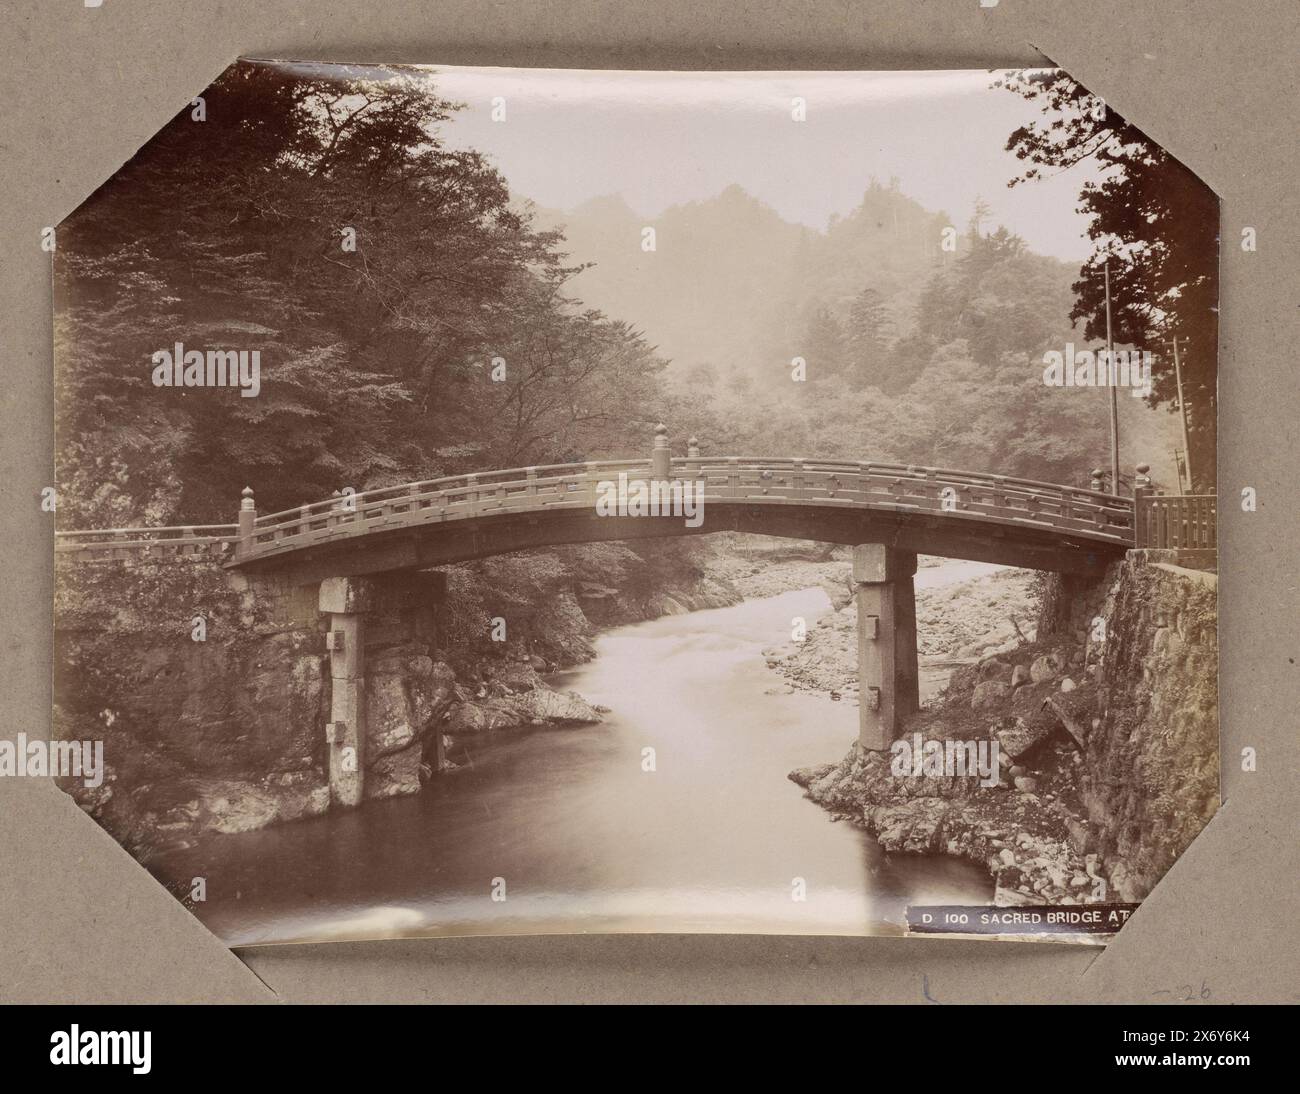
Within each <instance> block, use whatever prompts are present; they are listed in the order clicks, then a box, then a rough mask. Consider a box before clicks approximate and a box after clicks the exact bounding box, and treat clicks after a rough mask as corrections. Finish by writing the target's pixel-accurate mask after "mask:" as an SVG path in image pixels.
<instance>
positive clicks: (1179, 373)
mask: <svg viewBox="0 0 1300 1094" xmlns="http://www.w3.org/2000/svg"><path fill="white" fill-rule="evenodd" d="M1174 379H1175V381H1177V383H1178V420H1179V421H1180V422H1182V423H1183V467H1184V468H1186V470H1187V492H1188V493H1189V494H1190V493H1191V492H1192V446H1191V443H1190V442H1189V441H1188V439H1187V404H1186V403H1185V402H1184V401H1183V366H1182V363H1181V362H1180V361H1179V359H1178V335H1176V334H1175V335H1174Z"/></svg>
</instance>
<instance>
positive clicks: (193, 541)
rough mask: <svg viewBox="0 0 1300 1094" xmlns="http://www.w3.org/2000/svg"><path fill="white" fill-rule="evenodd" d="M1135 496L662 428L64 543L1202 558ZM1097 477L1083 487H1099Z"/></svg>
mask: <svg viewBox="0 0 1300 1094" xmlns="http://www.w3.org/2000/svg"><path fill="white" fill-rule="evenodd" d="M1145 471H1146V468H1145V467H1140V468H1139V477H1138V482H1139V489H1138V491H1137V494H1138V496H1137V498H1136V499H1135V498H1129V497H1121V496H1117V495H1113V494H1107V493H1103V492H1101V491H1100V490H1096V489H1084V488H1080V487H1074V486H1064V485H1059V484H1054V483H1044V482H1036V481H1034V480H1031V479H1022V478H1016V477H1013V476H1007V475H997V474H985V473H979V472H970V471H955V470H948V469H944V468H935V467H920V466H916V465H898V464H887V463H874V462H866V461H858V462H854V461H843V460H816V459H795V458H786V457H765V456H725V457H702V456H700V455H699V452H698V448H697V447H696V445H695V443H694V441H692V442H691V447H690V454H689V455H687V456H685V457H678V458H672V457H670V455H669V453H668V449H667V442H666V438H665V436H664V432H663V431H662V427H660V432H658V433H657V435H656V438H655V449H654V451H653V453H652V455H651V458H650V459H643V460H605V461H595V462H588V463H575V464H556V465H550V466H543V467H521V468H511V469H508V470H501V471H487V472H482V473H479V474H470V475H457V476H450V477H447V478H439V479H429V480H424V481H420V482H412V483H406V484H403V485H401V486H390V487H384V488H381V489H377V490H367V491H363V492H360V493H351V492H344V493H339V494H336V495H335V496H334V497H332V498H329V499H327V500H324V501H319V502H316V503H314V504H311V505H302V506H298V507H296V508H293V509H286V510H284V511H282V512H278V513H269V514H262V515H259V514H258V513H257V512H256V510H255V508H254V499H253V491H252V490H251V489H245V491H244V498H243V501H242V504H241V508H240V510H239V520H238V523H236V524H224V525H206V526H202V525H190V526H177V527H170V528H124V529H110V530H102V531H99V530H97V531H74V532H60V533H58V534H57V537H56V551H58V552H59V553H60V554H62V555H72V556H74V557H76V558H78V559H81V560H87V561H89V560H97V559H111V558H122V557H137V556H140V555H149V554H164V553H178V554H196V553H210V554H213V555H215V556H217V557H219V558H221V559H222V561H223V562H224V563H225V564H226V565H230V566H236V567H247V568H256V569H276V570H283V571H288V572H289V573H290V576H297V577H298V578H300V579H301V580H302V581H304V582H307V581H312V580H320V579H321V578H323V577H328V576H340V575H342V576H351V575H359V574H366V573H376V572H381V571H385V570H396V569H410V568H427V567H432V566H440V565H447V564H450V563H454V562H463V561H467V560H470V559H475V558H483V557H487V556H490V555H496V554H503V553H506V552H509V551H518V550H525V549H529V548H536V547H546V546H553V545H556V544H564V543H584V542H597V541H607V540H627V539H639V538H646V537H656V538H657V537H665V536H677V535H687V534H699V533H710V532H719V531H743V532H756V533H763V534H768V535H777V536H785V537H792V538H799V539H811V540H818V541H822V542H829V543H842V544H851V545H856V544H860V543H881V544H884V545H886V546H890V547H894V548H898V549H902V550H908V551H914V552H919V553H924V554H934V555H944V556H947V557H951V558H965V559H972V560H976V561H985V562H999V563H1005V564H1008V565H1014V566H1024V567H1030V568H1034V569H1042V570H1052V571H1058V572H1074V573H1095V572H1098V571H1100V570H1102V569H1104V568H1105V566H1106V565H1107V564H1108V563H1109V562H1110V561H1111V560H1113V559H1114V558H1115V557H1117V556H1118V555H1119V554H1121V553H1122V552H1123V551H1124V550H1125V549H1127V548H1130V547H1133V546H1139V545H1153V546H1182V547H1213V546H1214V532H1215V528H1214V523H1215V508H1214V499H1213V498H1212V497H1211V498H1202V497H1196V498H1165V497H1162V496H1152V495H1150V493H1149V491H1148V490H1146V489H1144V485H1145V483H1146V482H1147V481H1148V480H1146V478H1145ZM620 475H625V476H626V477H627V479H628V480H629V481H632V482H637V481H643V482H645V481H660V482H663V481H668V482H675V483H681V484H689V485H690V486H691V488H692V489H694V490H696V491H698V494H697V495H696V496H698V497H699V498H700V499H702V509H703V520H702V521H701V522H700V524H699V525H698V527H688V526H687V525H686V523H685V522H684V521H683V520H682V518H681V517H680V516H656V517H650V518H647V517H643V516H606V515H600V514H599V513H598V512H597V508H596V503H597V500H598V498H599V497H600V496H601V491H602V489H603V490H606V491H607V490H608V489H609V484H611V483H612V482H616V481H617V480H618V477H619V476H620ZM1095 481H1096V480H1094V482H1095Z"/></svg>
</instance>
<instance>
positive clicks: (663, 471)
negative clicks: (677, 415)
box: [650, 422, 673, 482]
mask: <svg viewBox="0 0 1300 1094" xmlns="http://www.w3.org/2000/svg"><path fill="white" fill-rule="evenodd" d="M672 458H673V457H672V453H671V452H670V451H669V450H668V427H667V426H666V425H664V424H663V422H660V423H659V424H658V425H657V426H655V443H654V447H653V448H652V449H651V450H650V478H651V480H653V481H654V482H667V481H668V480H669V479H671V478H672V477H673V464H672Z"/></svg>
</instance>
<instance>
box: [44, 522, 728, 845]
mask: <svg viewBox="0 0 1300 1094" xmlns="http://www.w3.org/2000/svg"><path fill="white" fill-rule="evenodd" d="M708 554H709V552H708V550H707V548H706V547H705V545H704V544H697V543H693V542H689V543H688V542H684V541H670V542H666V543H650V544H647V545H640V546H638V547H637V549H635V550H634V549H633V548H632V547H631V546H628V545H625V544H619V543H610V544H591V545H585V546H581V547H572V548H556V549H554V550H551V551H538V552H531V553H528V554H519V555H508V556H501V557H498V558H491V559H487V560H484V561H483V562H481V563H474V564H468V565H464V566H457V567H451V568H448V569H447V570H446V571H443V572H440V573H423V574H393V575H387V576H385V577H383V578H380V579H376V580H375V581H374V582H373V585H374V604H373V608H372V610H370V611H368V612H367V614H366V619H367V622H366V628H365V636H366V637H365V657H364V664H365V703H366V737H365V747H364V749H362V750H361V755H362V763H363V765H364V771H365V791H364V795H365V798H366V799H367V800H370V799H376V798H389V797H396V796H400V795H405V794H414V793H418V792H419V790H420V789H421V786H422V784H423V783H424V782H425V781H427V779H428V778H429V777H430V776H431V775H433V774H434V773H435V772H439V771H441V772H447V773H451V772H454V771H455V770H457V768H458V766H459V765H460V764H461V763H463V762H464V760H465V757H466V755H467V753H468V752H469V751H470V750H471V749H472V748H473V746H474V743H475V741H477V740H479V739H481V738H482V736H483V735H485V734H494V733H500V732H510V731H514V730H518V729H527V728H533V729H535V728H544V727H551V728H555V729H563V728H564V727H566V726H573V725H579V724H590V723H593V722H599V721H600V720H601V715H602V711H601V710H600V709H599V708H597V707H594V706H592V705H591V704H590V703H588V702H586V701H585V700H584V699H583V698H582V697H581V696H579V695H577V694H575V693H571V692H567V693H566V692H560V691H556V690H554V689H552V688H551V687H549V686H548V685H547V684H546V682H545V681H544V679H543V676H544V674H546V673H548V672H552V671H555V670H556V669H558V668H564V667H567V666H571V665H574V664H578V663H580V662H582V661H586V660H588V659H590V658H591V657H592V656H593V647H592V639H593V637H594V636H595V634H596V633H597V632H598V631H599V630H600V629H602V628H603V627H608V626H616V625H619V624H623V623H630V622H637V621H640V620H644V619H651V618H656V617H657V616H660V615H665V614H676V613H681V612H686V611H691V610H696V609H700V608H710V607H723V606H726V605H729V604H734V603H737V602H739V601H740V600H741V599H742V597H741V594H740V593H739V592H738V591H737V590H736V589H734V588H733V587H731V586H730V585H729V584H728V583H727V582H726V580H725V578H721V577H719V576H718V575H715V574H712V573H709V572H707V571H706V568H705V566H704V565H703V563H702V559H704V558H706V557H707V556H708ZM200 619H201V620H202V626H201V627H197V625H196V620H200ZM325 627H326V622H325V619H324V617H322V616H321V615H320V613H319V612H318V610H317V605H316V594H315V590H314V588H311V587H308V588H306V589H302V588H297V587H288V586H284V587H282V586H279V585H277V583H276V582H274V581H273V580H267V579H257V580H249V579H246V578H244V577H243V576H241V575H239V574H236V573H232V572H230V571H223V570H222V569H221V568H220V567H218V566H214V565H212V564H211V563H210V562H209V561H208V560H206V559H202V558H157V559H139V560H132V561H125V560H124V561H121V562H117V563H113V564H111V565H105V566H96V567H75V566H65V567H64V569H63V570H62V571H61V573H60V579H59V583H58V600H57V602H56V632H55V633H56V665H55V674H56V705H55V708H54V719H53V732H54V735H55V736H56V737H59V738H62V739H68V740H102V741H104V756H105V778H104V780H103V782H102V784H101V785H99V786H97V787H94V788H87V787H85V786H84V785H82V783H81V781H80V780H75V779H74V780H67V781H66V783H65V786H64V788H65V789H66V790H67V791H68V792H69V793H70V794H71V795H72V796H73V797H74V799H75V800H76V801H77V802H78V804H79V805H81V807H82V808H83V809H85V810H86V811H87V812H88V813H90V814H91V815H92V816H93V817H95V818H96V819H97V820H98V821H99V822H100V823H101V824H102V825H103V826H104V827H105V828H106V829H107V830H108V831H109V832H110V833H111V834H112V835H113V836H114V837H115V838H117V839H118V841H119V842H121V843H122V844H123V845H124V846H126V847H127V848H128V849H129V850H131V851H132V853H133V854H135V855H136V857H138V858H140V859H142V860H148V859H149V858H150V857H151V856H152V855H154V854H156V853H158V852H160V851H164V850H171V849H177V848H184V847H188V846H192V845H193V843H194V842H195V841H196V840H197V839H198V838H199V837H201V836H202V835H203V834H204V833H209V832H212V833H222V834H230V833H237V832H246V831H251V830H253V829H257V828H262V827H265V826H266V825H268V824H274V823H279V822H284V821H292V820H297V819H300V818H303V817H310V816H316V815H319V814H321V813H323V812H325V811H326V810H328V809H329V808H330V806H331V799H330V792H329V787H328V783H327V778H326V774H325V773H326V770H327V764H328V758H327V753H326V749H327V747H328V745H327V742H326V740H325V734H324V732H323V727H324V726H325V724H326V722H328V721H329V716H330V715H329V703H330V698H329V696H330V678H329V673H330V670H329V665H328V655H327V653H326V651H325V633H324V632H325Z"/></svg>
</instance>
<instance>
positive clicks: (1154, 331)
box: [994, 70, 1219, 491]
mask: <svg viewBox="0 0 1300 1094" xmlns="http://www.w3.org/2000/svg"><path fill="white" fill-rule="evenodd" d="M994 86H1005V87H1006V88H1007V89H1009V90H1010V91H1012V92H1014V93H1015V94H1017V95H1020V96H1022V97H1023V98H1025V99H1027V100H1028V101H1030V102H1033V103H1037V104H1039V105H1040V106H1041V108H1042V112H1043V114H1044V116H1045V118H1044V120H1043V121H1035V122H1031V123H1030V124H1028V125H1024V126H1021V127H1020V128H1018V129H1017V130H1015V132H1013V133H1012V134H1011V135H1010V137H1009V138H1008V140H1007V146H1006V147H1007V150H1008V151H1011V152H1014V153H1015V154H1016V156H1017V157H1018V158H1019V159H1021V160H1023V161H1024V162H1025V163H1026V167H1025V170H1024V172H1023V173H1022V174H1021V175H1020V176H1018V177H1017V178H1015V179H1013V180H1011V182H1010V183H1009V185H1012V186H1015V185H1019V184H1021V183H1024V182H1027V181H1030V180H1033V179H1037V178H1041V177H1043V176H1044V174H1045V173H1046V172H1047V171H1049V170H1053V171H1055V170H1063V169H1066V168H1069V167H1071V166H1073V165H1075V164H1077V163H1081V162H1083V161H1084V160H1089V159H1091V160H1094V161H1096V163H1098V164H1099V165H1100V166H1101V168H1102V171H1103V174H1102V180H1101V181H1100V182H1093V181H1089V182H1086V183H1084V185H1083V187H1082V189H1081V192H1080V194H1079V204H1080V210H1081V211H1082V212H1084V213H1086V214H1087V215H1088V216H1089V217H1090V218H1091V225H1090V227H1089V229H1088V234H1089V237H1090V238H1091V239H1092V240H1093V241H1094V250H1093V253H1092V255H1091V256H1090V257H1089V259H1088V261H1087V262H1085V263H1084V265H1083V268H1082V269H1081V270H1080V272H1079V279H1078V280H1077V281H1076V282H1075V283H1074V291H1075V294H1076V295H1075V303H1074V308H1073V310H1072V312H1071V317H1072V318H1073V319H1078V320H1082V321H1083V322H1084V324H1085V328H1084V330H1085V336H1086V337H1088V338H1104V337H1105V334H1106V318H1105V278H1104V266H1105V264H1106V262H1107V259H1108V258H1109V266H1110V282H1111V298H1112V308H1111V322H1112V328H1113V337H1114V341H1115V343H1116V344H1117V345H1130V346H1134V347H1137V348H1139V349H1145V350H1149V351H1150V352H1151V353H1152V354H1153V358H1154V364H1155V369H1154V374H1155V385H1154V390H1153V392H1152V400H1153V402H1155V403H1159V404H1163V405H1165V406H1169V407H1176V406H1177V400H1178V392H1177V385H1176V381H1175V370H1174V360H1173V354H1172V352H1171V345H1172V340H1173V339H1174V338H1175V337H1177V338H1178V343H1179V350H1180V356H1181V362H1182V372H1183V397H1184V399H1185V400H1186V404H1187V410H1188V418H1189V428H1190V434H1191V437H1190V444H1191V450H1192V451H1191V460H1192V468H1193V471H1194V474H1195V480H1196V482H1195V484H1194V485H1195V488H1196V489H1198V490H1210V491H1212V490H1213V489H1214V483H1215V427H1216V422H1217V414H1218V402H1217V380H1218V349H1217V347H1218V233H1219V202H1218V199H1217V198H1216V197H1215V195H1214V193H1213V191H1211V190H1210V188H1209V187H1208V186H1206V185H1205V183H1203V182H1202V181H1201V180H1200V179H1198V178H1197V177H1196V176H1195V175H1194V174H1192V172H1191V171H1189V170H1188V169H1187V168H1186V167H1184V166H1183V165H1182V164H1181V163H1179V162H1178V161H1177V160H1176V159H1174V158H1173V157H1172V156H1170V155H1169V153H1167V152H1166V151H1165V150H1164V149H1162V148H1161V147H1160V146H1159V145H1158V144H1156V143H1155V142H1154V141H1152V140H1151V139H1150V138H1148V137H1147V136H1146V135H1145V134H1144V133H1142V132H1141V130H1139V129H1137V128H1136V127H1135V126H1133V125H1131V124H1130V123H1129V122H1128V121H1126V120H1125V119H1124V118H1122V117H1121V116H1120V115H1119V114H1117V113H1116V112H1115V111H1114V110H1112V109H1111V108H1110V106H1109V105H1107V104H1106V103H1103V102H1102V101H1101V100H1100V99H1098V98H1096V96H1094V95H1092V94H1091V93H1090V92H1088V91H1087V90H1086V89H1085V88H1083V87H1082V86H1081V85H1080V84H1079V83H1077V82H1076V81H1075V80H1073V79H1071V78H1070V77H1069V76H1067V75H1066V74H1065V73H1064V72H1061V71H1059V70H1046V71H1032V72H1023V73H1015V74H1012V75H1010V76H1008V77H1006V78H1005V79H1003V80H1000V81H997V82H996V83H995V85H994Z"/></svg>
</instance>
